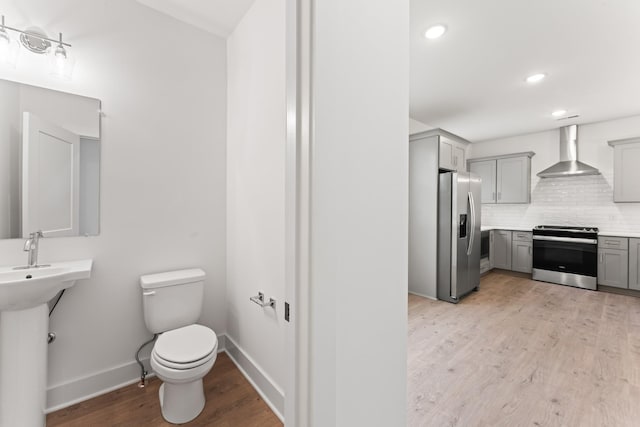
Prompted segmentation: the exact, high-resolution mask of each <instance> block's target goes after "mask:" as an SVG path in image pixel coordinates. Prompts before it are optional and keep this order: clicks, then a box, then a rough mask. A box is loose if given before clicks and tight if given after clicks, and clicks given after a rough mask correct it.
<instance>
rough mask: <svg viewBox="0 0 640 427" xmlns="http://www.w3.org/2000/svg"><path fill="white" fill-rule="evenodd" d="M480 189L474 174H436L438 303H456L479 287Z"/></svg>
mask: <svg viewBox="0 0 640 427" xmlns="http://www.w3.org/2000/svg"><path fill="white" fill-rule="evenodd" d="M480 187H481V179H480V177H479V176H477V175H474V174H470V173H467V172H446V173H441V174H440V177H439V191H438V286H437V289H438V299H441V300H444V301H449V302H453V303H457V302H458V301H460V299H461V298H462V297H463V296H465V295H466V294H468V293H469V292H471V291H473V290H477V289H478V287H479V286H480V203H481V200H482V199H481V197H480Z"/></svg>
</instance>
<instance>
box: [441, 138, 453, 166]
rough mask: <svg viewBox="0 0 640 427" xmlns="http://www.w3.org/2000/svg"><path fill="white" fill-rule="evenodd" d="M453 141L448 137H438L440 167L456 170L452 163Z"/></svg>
mask: <svg viewBox="0 0 640 427" xmlns="http://www.w3.org/2000/svg"><path fill="white" fill-rule="evenodd" d="M453 153H454V143H453V141H450V140H448V139H445V138H443V137H440V163H439V166H440V169H447V170H450V171H454V170H456V167H455V165H454V164H453V157H454V155H453Z"/></svg>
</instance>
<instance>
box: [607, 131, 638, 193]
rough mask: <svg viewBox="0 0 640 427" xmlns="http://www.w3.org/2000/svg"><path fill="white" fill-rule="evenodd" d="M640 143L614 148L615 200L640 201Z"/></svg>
mask: <svg viewBox="0 0 640 427" xmlns="http://www.w3.org/2000/svg"><path fill="white" fill-rule="evenodd" d="M638 165H640V143H635V144H621V145H618V146H616V147H615V148H614V149H613V201H614V202H640V185H638V181H640V168H639V167H638Z"/></svg>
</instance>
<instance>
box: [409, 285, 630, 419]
mask: <svg viewBox="0 0 640 427" xmlns="http://www.w3.org/2000/svg"><path fill="white" fill-rule="evenodd" d="M408 354H409V356H408V357H409V359H408V375H409V377H408V378H409V381H408V391H409V425H410V426H411V427H417V426H438V427H442V426H464V427H469V426H580V427H583V426H609V427H613V426H640V298H635V297H630V296H623V295H616V294H611V293H605V292H593V291H586V290H582V289H576V288H571V287H566V286H560V285H554V284H547V283H542V282H535V281H532V280H528V279H526V278H523V277H521V276H516V275H515V274H510V273H507V272H492V273H489V274H488V275H487V276H485V277H484V278H483V279H482V281H481V286H480V291H479V292H476V293H473V294H471V295H469V296H468V297H467V298H465V299H463V300H462V301H461V302H460V303H459V304H457V305H454V304H449V303H446V302H441V301H432V300H428V299H425V298H420V297H416V296H413V295H411V296H410V297H409V353H408Z"/></svg>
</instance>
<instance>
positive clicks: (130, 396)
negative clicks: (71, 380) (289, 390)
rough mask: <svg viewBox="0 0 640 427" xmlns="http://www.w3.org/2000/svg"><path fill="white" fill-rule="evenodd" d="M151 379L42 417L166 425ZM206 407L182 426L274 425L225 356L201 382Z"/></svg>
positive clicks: (55, 421)
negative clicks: (143, 383)
mask: <svg viewBox="0 0 640 427" xmlns="http://www.w3.org/2000/svg"><path fill="white" fill-rule="evenodd" d="M160 384H161V381H160V380H158V379H157V378H151V379H150V380H149V384H148V385H147V386H146V387H145V388H144V389H139V388H138V387H137V385H135V384H134V385H131V386H128V387H125V388H122V389H120V390H116V391H114V392H111V393H108V394H105V395H103V396H99V397H96V398H95V399H91V400H88V401H86V402H82V403H79V404H77V405H74V406H71V407H69V408H66V409H62V410H60V411H57V412H54V413H51V414H49V415H48V416H47V427H53V426H78V427H81V426H82V427H88V426H172V425H173V424H169V423H167V422H166V421H164V419H163V418H162V415H161V413H160V402H159V400H158V388H159V387H160ZM204 388H205V394H206V398H207V403H206V406H205V408H204V411H203V412H202V413H201V414H200V415H199V416H198V418H196V419H195V420H194V421H192V422H190V423H187V424H182V425H184V426H212V427H244V426H247V427H254V426H255V427H271V426H282V423H281V422H280V420H279V419H278V418H277V417H276V416H275V414H274V413H273V412H271V410H270V409H269V407H268V406H267V405H266V403H265V402H264V401H263V400H262V399H261V398H260V396H259V395H258V394H257V393H256V391H255V390H254V389H253V387H251V385H250V384H249V382H248V381H247V380H246V379H245V378H244V376H243V375H242V374H241V373H240V371H239V370H238V368H237V367H236V366H235V365H234V363H233V362H232V361H231V359H230V358H229V356H227V354H226V353H220V354H218V358H217V359H216V363H215V365H213V369H212V370H211V372H209V374H208V375H207V376H206V377H205V378H204Z"/></svg>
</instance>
